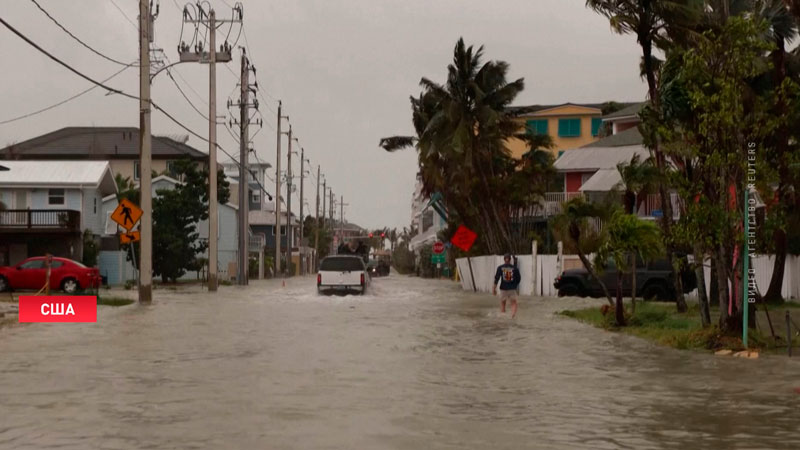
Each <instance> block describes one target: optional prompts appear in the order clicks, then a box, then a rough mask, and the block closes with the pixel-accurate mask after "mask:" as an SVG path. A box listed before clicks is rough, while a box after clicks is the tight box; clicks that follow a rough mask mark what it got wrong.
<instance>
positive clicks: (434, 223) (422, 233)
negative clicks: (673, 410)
mask: <svg viewBox="0 0 800 450" xmlns="http://www.w3.org/2000/svg"><path fill="white" fill-rule="evenodd" d="M431 200H432V199H431V198H429V197H428V196H426V195H424V194H423V192H422V179H421V178H420V177H419V176H417V183H416V185H415V186H414V194H413V195H412V197H411V229H412V230H414V231H415V232H416V234H415V235H414V237H412V238H411V241H410V242H409V244H408V247H409V249H410V250H411V251H412V252H414V253H415V254H418V253H419V251H420V249H422V247H423V246H425V245H432V244H433V243H434V242H436V241H437V240H438V234H439V231H441V230H443V229H445V228H447V220H446V219H445V217H443V216H442V215H441V214H439V213H438V212H437V211H436V209H435V208H434V207H433V205H432V201H431ZM434 200H435V199H434Z"/></svg>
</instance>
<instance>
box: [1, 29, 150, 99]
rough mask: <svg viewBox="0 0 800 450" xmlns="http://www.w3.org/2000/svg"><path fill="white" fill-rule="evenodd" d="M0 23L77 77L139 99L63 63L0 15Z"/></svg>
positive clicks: (110, 90)
mask: <svg viewBox="0 0 800 450" xmlns="http://www.w3.org/2000/svg"><path fill="white" fill-rule="evenodd" d="M0 23H2V24H3V25H5V27H6V28H8V29H9V30H11V32H12V33H14V34H16V35H17V36H19V37H20V38H21V39H22V40H23V41H25V42H27V43H28V44H29V45H31V46H32V47H34V48H35V49H36V50H39V51H40V52H42V53H44V54H45V55H47V56H48V57H49V58H50V59H52V60H53V61H55V62H57V63H58V64H60V65H62V66H64V67H65V68H67V70H69V71H70V72H72V73H74V74H75V75H78V76H79V77H81V78H83V79H85V80H87V81H89V82H91V83H94V84H96V85H98V86H100V87H102V88H103V89H105V90H107V91H109V92H113V93H115V94H120V95H122V96H125V97H129V98H132V99H134V100H139V97H138V96H134V95H131V94H128V93H126V92H123V91H121V90H119V89H114V88H112V87H109V86H106V85H105V84H103V83H102V82H100V81H96V80H94V79H92V78H91V77H89V76H87V75H84V74H83V73H81V72H79V71H78V70H77V69H75V68H73V67H72V66H70V65H69V64H67V63H65V62H64V61H62V60H60V59H58V58H57V57H55V56H53V55H52V54H51V53H49V52H48V51H47V50H45V49H43V48H42V47H40V46H39V45H38V44H36V43H35V42H33V41H32V40H30V39H28V37H27V36H25V35H24V34H22V33H21V32H19V31H18V30H17V29H16V28H14V27H12V26H11V25H10V24H9V23H8V22H6V21H5V20H4V19H3V18H2V17H0Z"/></svg>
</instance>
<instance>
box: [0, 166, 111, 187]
mask: <svg viewBox="0 0 800 450" xmlns="http://www.w3.org/2000/svg"><path fill="white" fill-rule="evenodd" d="M3 165H4V166H6V167H8V169H9V170H8V171H4V172H3V174H2V175H0V186H15V187H23V186H24V187H38V186H43V187H76V188H77V187H93V188H97V189H99V190H100V192H101V194H102V195H107V194H113V193H115V192H117V184H116V183H115V182H114V177H113V176H112V175H111V168H110V166H109V164H108V161H3Z"/></svg>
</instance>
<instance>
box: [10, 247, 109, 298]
mask: <svg viewBox="0 0 800 450" xmlns="http://www.w3.org/2000/svg"><path fill="white" fill-rule="evenodd" d="M46 278H47V274H46V269H45V257H44V256H36V257H33V258H28V259H26V260H25V261H22V262H21V263H19V264H17V265H16V266H14V267H0V292H3V291H6V290H9V289H15V290H20V289H31V290H36V291H38V290H39V289H42V288H43V287H44V283H45V279H46ZM99 286H100V271H99V270H97V269H94V268H90V267H86V266H84V265H83V264H81V263H79V262H77V261H72V260H71V259H66V258H56V257H53V259H52V262H51V263H50V289H51V290H57V289H61V290H62V291H64V292H66V293H67V294H73V293H75V292H77V291H79V290H81V289H86V288H88V287H99Z"/></svg>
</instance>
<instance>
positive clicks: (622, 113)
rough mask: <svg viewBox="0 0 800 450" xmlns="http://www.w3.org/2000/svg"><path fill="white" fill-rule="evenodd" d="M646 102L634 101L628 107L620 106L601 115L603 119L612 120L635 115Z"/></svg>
mask: <svg viewBox="0 0 800 450" xmlns="http://www.w3.org/2000/svg"><path fill="white" fill-rule="evenodd" d="M646 104H647V102H639V103H634V104H632V105H630V106H628V107H625V108H622V109H620V110H619V111H615V112H613V113H611V114H607V115H605V116H603V120H604V121H609V122H613V121H614V119H621V118H623V117H635V116H638V115H639V112H640V111H641V110H642V108H644V105H646Z"/></svg>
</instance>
